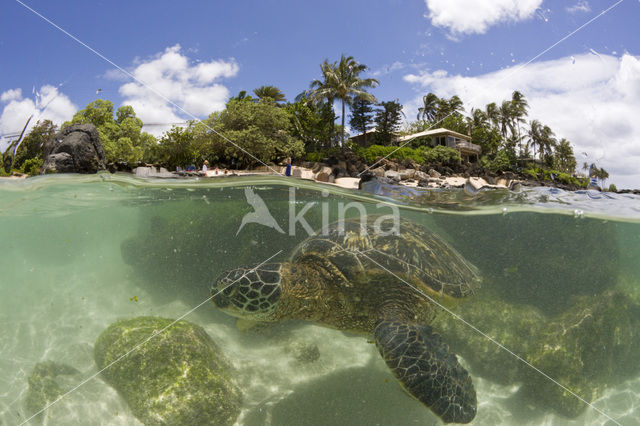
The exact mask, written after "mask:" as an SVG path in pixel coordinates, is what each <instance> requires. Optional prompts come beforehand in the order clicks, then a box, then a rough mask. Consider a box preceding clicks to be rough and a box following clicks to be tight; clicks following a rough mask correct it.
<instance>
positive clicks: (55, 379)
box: [24, 361, 80, 417]
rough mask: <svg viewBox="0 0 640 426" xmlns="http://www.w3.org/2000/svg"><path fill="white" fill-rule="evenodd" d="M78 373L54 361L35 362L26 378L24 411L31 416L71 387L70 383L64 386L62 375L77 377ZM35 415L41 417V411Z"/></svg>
mask: <svg viewBox="0 0 640 426" xmlns="http://www.w3.org/2000/svg"><path fill="white" fill-rule="evenodd" d="M79 375H80V372H79V371H78V370H76V369H75V368H73V367H71V366H69V365H66V364H61V363H58V362H54V361H44V362H39V363H37V364H36V365H35V367H33V370H32V371H31V374H30V375H29V378H28V379H27V381H28V383H29V390H28V391H27V395H26V396H25V399H24V408H25V411H26V412H27V413H28V415H29V416H31V415H34V414H36V413H37V412H39V411H40V410H42V409H43V408H45V407H46V406H47V405H48V404H51V403H52V402H54V401H55V400H56V399H58V397H59V396H61V395H62V394H63V393H65V392H67V391H68V390H69V389H71V387H72V384H68V386H65V383H64V379H65V377H64V376H74V377H76V378H77V377H78V376H79ZM37 417H42V413H41V414H39V415H38V416H37Z"/></svg>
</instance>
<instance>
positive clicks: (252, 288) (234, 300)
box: [211, 263, 283, 321]
mask: <svg viewBox="0 0 640 426" xmlns="http://www.w3.org/2000/svg"><path fill="white" fill-rule="evenodd" d="M282 270H283V265H282V264H281V263H268V264H264V265H258V266H254V267H245V268H236V269H231V270H228V271H226V272H223V273H222V274H221V275H220V276H219V277H218V279H216V281H215V283H214V284H213V287H212V288H211V296H212V301H213V304H214V305H216V307H218V308H219V309H221V310H223V311H225V312H226V313H228V314H230V315H233V316H235V317H239V318H246V319H249V320H254V321H269V320H270V319H271V317H272V314H273V312H274V311H275V310H276V307H277V305H278V302H279V301H280V296H281V295H282V287H281V284H282Z"/></svg>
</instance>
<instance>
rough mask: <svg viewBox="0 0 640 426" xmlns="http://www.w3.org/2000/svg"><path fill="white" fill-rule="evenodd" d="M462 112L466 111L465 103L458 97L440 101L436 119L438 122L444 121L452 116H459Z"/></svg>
mask: <svg viewBox="0 0 640 426" xmlns="http://www.w3.org/2000/svg"><path fill="white" fill-rule="evenodd" d="M462 111H464V103H463V102H462V100H461V99H460V98H459V97H458V96H457V95H454V96H452V97H451V99H449V100H446V99H444V98H442V99H438V102H437V111H436V117H435V118H436V120H437V121H442V120H444V119H445V118H447V117H449V116H450V115H459V114H460V113H461V112H462Z"/></svg>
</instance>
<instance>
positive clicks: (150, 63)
mask: <svg viewBox="0 0 640 426" xmlns="http://www.w3.org/2000/svg"><path fill="white" fill-rule="evenodd" d="M130 72H131V74H132V75H134V76H135V77H136V78H137V79H138V80H139V81H141V82H144V85H143V84H140V83H138V82H137V81H132V82H128V83H125V84H123V85H122V86H120V89H119V93H120V94H121V95H122V96H123V98H124V101H123V104H124V105H131V106H132V107H133V108H134V110H135V111H136V114H137V115H138V117H139V118H140V119H141V120H142V121H143V122H145V123H177V122H182V121H184V120H185V119H192V118H193V117H192V116H191V115H193V116H196V117H201V118H203V117H206V116H208V115H209V114H210V113H212V112H214V111H219V110H222V109H224V105H225V102H226V100H227V98H228V96H229V90H228V89H227V88H226V87H225V86H224V85H222V84H220V83H219V80H220V79H222V78H229V77H233V76H235V75H236V74H237V73H238V65H237V64H236V63H235V61H233V60H230V61H223V60H212V61H210V62H200V63H197V64H194V63H192V61H191V60H190V59H189V58H188V57H187V56H186V55H185V54H183V53H182V52H181V48H180V45H175V46H172V47H168V48H166V49H165V50H164V52H162V53H159V54H157V55H155V56H153V57H152V58H150V59H148V60H139V59H138V60H136V61H135V68H133V70H131V71H130ZM105 76H107V77H115V78H119V73H114V72H110V73H109V72H108V73H106V74H105ZM150 88H152V89H153V90H151V89H150ZM157 93H160V94H162V96H159V95H158V94H157ZM163 97H164V98H167V99H170V100H171V101H172V102H173V103H174V104H176V105H178V106H179V107H180V108H178V107H176V106H175V105H172V104H171V103H170V102H168V101H167V100H166V99H164V98H163ZM181 108H182V110H184V111H182V110H181ZM185 111H186V113H185ZM168 127H170V126H168ZM168 127H152V128H151V127H150V128H145V130H147V131H149V132H151V133H154V134H158V133H161V132H162V131H163V130H166V129H167V128H168Z"/></svg>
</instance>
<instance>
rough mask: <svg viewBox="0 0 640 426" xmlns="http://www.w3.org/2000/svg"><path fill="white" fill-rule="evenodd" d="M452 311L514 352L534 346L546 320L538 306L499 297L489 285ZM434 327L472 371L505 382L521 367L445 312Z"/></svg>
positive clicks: (513, 379) (516, 375) (518, 374)
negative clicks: (506, 300) (520, 303)
mask: <svg viewBox="0 0 640 426" xmlns="http://www.w3.org/2000/svg"><path fill="white" fill-rule="evenodd" d="M455 312H456V314H458V315H460V316H461V317H462V318H463V319H464V320H465V321H466V322H467V323H469V324H472V325H473V326H474V327H476V328H478V329H479V330H481V331H482V332H483V333H485V334H486V335H488V336H490V337H491V338H493V339H494V340H495V341H497V342H499V343H501V344H503V345H504V346H506V347H507V348H509V349H510V350H512V351H514V352H515V353H517V354H520V355H522V354H526V353H530V352H532V351H533V350H534V345H535V340H534V338H533V336H534V335H536V334H537V333H538V332H539V330H540V329H541V328H542V327H543V326H544V324H545V322H546V317H545V315H544V314H543V313H542V312H540V310H538V309H536V308H534V307H531V306H527V305H517V304H513V303H507V302H505V301H503V300H500V298H499V297H497V296H496V295H495V293H493V292H492V291H491V290H490V289H487V290H485V289H481V290H480V291H479V292H478V294H476V295H475V296H474V297H472V298H469V300H467V301H466V302H465V303H463V304H460V305H459V306H458V307H456V310H455ZM434 327H435V328H436V329H437V330H438V331H440V332H441V334H442V337H443V338H444V340H445V341H446V342H448V343H449V346H450V347H451V350H452V351H453V352H457V353H459V354H461V355H462V356H463V357H464V359H465V360H466V361H467V362H468V363H469V365H471V367H472V369H473V374H477V375H479V376H483V377H486V378H488V379H490V380H492V381H494V382H497V383H500V384H503V385H507V384H513V383H514V382H517V381H518V380H519V378H520V377H521V376H522V373H521V371H522V367H525V366H524V364H522V362H521V361H519V360H518V359H517V358H516V357H514V356H513V355H511V354H510V353H508V352H507V351H505V350H504V349H502V348H500V347H499V346H498V345H496V344H495V343H493V342H491V341H490V340H489V339H487V338H486V337H485V336H483V335H482V334H480V333H478V332H477V331H475V330H473V329H471V327H469V326H468V325H467V324H465V323H464V322H463V321H456V320H454V319H453V318H451V316H450V315H448V314H442V315H440V316H439V317H438V318H437V319H436V322H435V325H434Z"/></svg>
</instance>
